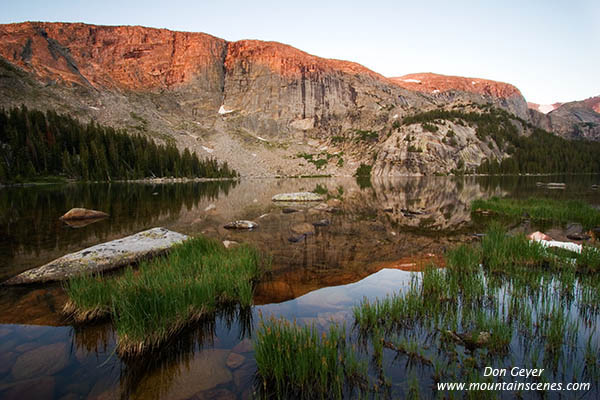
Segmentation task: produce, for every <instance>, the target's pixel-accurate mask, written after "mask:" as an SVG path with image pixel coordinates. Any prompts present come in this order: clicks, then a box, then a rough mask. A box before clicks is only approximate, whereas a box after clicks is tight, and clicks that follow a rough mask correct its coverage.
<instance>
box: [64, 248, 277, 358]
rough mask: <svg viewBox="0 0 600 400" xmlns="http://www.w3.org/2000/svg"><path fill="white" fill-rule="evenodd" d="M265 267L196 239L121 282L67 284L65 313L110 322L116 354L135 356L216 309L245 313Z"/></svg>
mask: <svg viewBox="0 0 600 400" xmlns="http://www.w3.org/2000/svg"><path fill="white" fill-rule="evenodd" d="M267 263H268V261H265V260H264V259H263V257H261V255H260V254H259V252H258V251H257V250H256V249H254V248H251V247H248V246H238V247H236V248H234V249H231V250H228V249H225V248H224V247H223V246H222V245H221V244H220V243H219V242H217V241H215V240H212V239H208V238H204V237H197V238H193V239H190V240H188V241H186V242H185V243H183V244H181V245H178V246H175V247H173V249H172V250H171V252H170V253H169V255H168V256H166V257H162V258H157V259H154V260H151V261H147V262H143V263H141V264H140V266H139V268H138V269H133V268H131V267H130V268H128V269H127V270H126V271H125V272H124V273H123V274H122V275H120V276H116V277H102V276H89V275H88V276H81V277H77V278H73V279H71V280H70V281H69V282H68V283H67V285H66V287H65V290H66V292H67V294H68V296H69V301H68V303H67V304H66V306H65V308H64V311H65V312H67V313H69V314H71V315H72V316H73V317H74V318H75V319H76V320H78V321H86V320H90V319H92V318H96V317H100V316H110V317H111V318H112V320H113V323H114V326H115V330H116V332H117V334H118V336H119V341H118V344H117V351H118V352H119V353H120V354H122V355H136V354H139V353H143V352H145V351H146V350H148V349H151V348H156V347H158V346H160V345H161V344H162V343H164V342H165V341H166V340H167V339H168V338H170V337H171V336H173V335H174V334H176V333H177V332H179V331H180V330H181V329H182V328H184V327H185V326H186V325H189V324H191V323H193V322H195V321H197V320H199V319H201V318H204V317H208V316H210V315H214V313H215V312H216V311H217V309H218V308H223V307H228V306H230V307H249V306H250V305H251V304H252V294H253V283H254V282H255V281H256V280H257V279H258V278H259V277H260V275H261V274H262V272H263V271H264V267H265V266H266V264H267Z"/></svg>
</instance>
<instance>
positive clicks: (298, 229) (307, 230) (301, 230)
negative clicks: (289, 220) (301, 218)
mask: <svg viewBox="0 0 600 400" xmlns="http://www.w3.org/2000/svg"><path fill="white" fill-rule="evenodd" d="M290 229H291V230H292V232H294V233H296V234H299V235H314V234H315V227H314V226H313V225H312V224H309V223H308V222H303V223H301V224H296V225H293V226H292V227H291V228H290Z"/></svg>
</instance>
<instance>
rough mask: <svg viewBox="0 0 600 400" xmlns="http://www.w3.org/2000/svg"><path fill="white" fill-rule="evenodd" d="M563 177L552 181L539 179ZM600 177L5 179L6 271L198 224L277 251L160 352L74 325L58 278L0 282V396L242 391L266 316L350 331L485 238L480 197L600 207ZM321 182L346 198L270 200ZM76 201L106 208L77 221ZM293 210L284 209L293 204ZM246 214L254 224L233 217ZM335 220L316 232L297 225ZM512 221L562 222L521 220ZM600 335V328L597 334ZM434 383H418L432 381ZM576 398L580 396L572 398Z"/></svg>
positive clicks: (397, 383) (247, 390)
mask: <svg viewBox="0 0 600 400" xmlns="http://www.w3.org/2000/svg"><path fill="white" fill-rule="evenodd" d="M538 181H543V182H565V183H566V189H565V190H560V189H559V190H551V189H547V188H544V187H540V186H538V185H536V182H538ZM599 181H600V178H599V177H597V176H566V177H557V176H542V177H539V176H538V177H497V178H491V177H465V178H461V177H421V178H420V177H407V178H398V179H383V180H378V179H372V180H371V182H364V181H357V180H356V179H354V178H314V179H252V180H250V179H243V180H240V181H232V182H230V181H223V182H204V183H176V184H169V183H165V184H145V183H130V184H127V183H111V184H102V183H89V184H69V185H47V186H31V187H11V188H0V281H3V280H6V279H8V278H10V277H12V276H14V275H16V274H18V273H20V272H22V271H25V270H27V269H29V268H33V267H36V266H39V265H42V264H44V263H46V262H48V261H51V260H53V259H55V258H57V257H60V256H62V255H64V254H66V253H70V252H73V251H77V250H80V249H82V248H85V247H88V246H91V245H94V244H97V243H101V242H105V241H108V240H113V239H116V238H120V237H123V236H127V235H130V234H133V233H136V232H139V231H142V230H145V229H148V228H152V227H156V226H162V227H165V228H168V229H171V230H174V231H177V232H181V233H185V234H188V235H201V234H203V235H207V236H210V237H213V238H217V239H219V240H221V241H225V240H228V241H235V242H239V243H242V242H244V243H250V244H253V245H255V246H256V247H258V248H259V249H261V250H262V251H264V252H266V253H268V254H270V255H271V257H272V260H273V261H272V271H271V272H270V273H269V274H268V275H267V276H266V277H265V278H264V280H263V281H261V282H260V283H259V284H258V285H257V287H256V288H255V294H254V304H255V305H254V306H253V307H252V309H251V310H243V311H240V310H237V311H233V312H230V311H225V310H224V311H223V312H222V313H221V314H219V315H218V316H217V317H216V318H215V319H211V320H206V321H201V322H200V323H198V324H196V325H194V326H192V327H190V328H188V329H186V330H185V331H184V332H182V333H181V334H180V335H178V336H177V337H176V338H174V339H173V340H171V341H170V342H169V343H168V344H167V345H166V346H164V347H163V348H162V349H161V350H160V351H156V352H154V353H153V354H150V355H148V356H147V357H144V358H142V359H140V358H136V359H121V358H119V356H118V355H117V354H116V353H115V342H116V337H115V334H114V332H113V330H112V327H111V324H110V322H109V321H105V322H102V323H97V324H93V325H85V326H76V325H74V324H72V323H71V322H70V321H68V320H66V319H65V318H64V317H63V316H62V315H61V313H60V310H61V308H62V306H63V304H64V302H65V301H66V295H65V293H64V291H63V289H62V286H61V285H60V284H51V285H32V286H20V287H2V289H1V291H0V397H2V398H6V399H13V398H14V399H17V398H19V399H25V398H44V399H46V398H48V399H65V400H66V399H83V398H90V399H113V398H114V399H124V398H132V399H190V398H194V399H208V398H210V399H216V398H223V399H235V398H239V399H245V398H250V397H252V393H253V391H254V375H255V372H256V363H255V361H254V357H253V350H252V338H253V330H254V329H255V327H256V324H257V321H259V320H260V316H261V315H262V316H270V315H273V316H276V317H279V316H283V317H285V318H287V319H289V320H296V321H298V322H299V323H301V324H304V323H306V324H315V325H316V326H317V327H318V328H319V329H325V328H327V327H328V326H329V325H330V324H332V323H340V324H344V323H345V324H346V326H347V329H348V330H349V331H351V330H352V323H353V318H352V307H353V306H355V305H357V304H358V303H360V301H361V300H363V299H364V298H368V299H375V298H377V297H378V298H382V297H385V296H386V295H387V294H391V293H394V292H398V291H402V290H404V289H405V288H406V287H407V286H408V284H409V282H410V281H411V276H412V274H415V273H417V274H418V273H419V272H415V271H419V270H420V269H421V268H422V267H423V266H424V265H426V264H427V263H428V262H429V261H432V260H438V259H439V258H440V257H441V256H442V255H443V254H444V252H445V251H446V250H447V249H449V248H452V247H453V246H456V245H457V244H459V243H469V242H473V241H477V240H478V236H477V235H476V234H479V233H482V232H483V231H484V230H485V225H486V222H487V219H486V217H484V216H478V215H476V214H472V213H471V210H470V203H471V201H473V200H475V199H478V198H486V197H490V196H510V197H514V198H526V197H530V196H542V197H549V198H557V199H580V200H584V201H586V202H588V203H590V204H592V205H594V206H595V207H600V196H599V195H598V190H595V189H592V185H593V184H598V183H599ZM296 191H317V192H320V193H323V194H326V195H327V196H328V197H329V198H330V199H338V200H339V204H338V203H337V201H336V200H334V201H333V202H332V204H333V203H336V204H337V205H336V207H335V210H328V211H327V210H318V209H315V208H314V205H315V204H311V205H302V204H298V205H293V206H291V207H293V208H294V209H295V210H296V212H292V213H288V212H283V208H284V207H290V205H279V204H275V203H273V202H272V201H271V197H272V196H273V195H275V194H278V193H284V192H296ZM73 207H85V208H91V209H96V210H101V211H105V212H107V213H109V214H110V217H109V218H106V219H104V220H101V221H98V222H95V223H92V224H89V225H85V226H70V225H68V224H66V223H63V222H62V221H60V220H59V219H58V218H59V217H60V216H61V215H62V214H64V213H65V212H66V211H68V210H69V209H70V208H73ZM286 211H287V210H286ZM238 219H248V220H252V221H255V222H257V223H258V224H259V227H258V229H256V230H253V231H231V230H227V229H224V228H223V225H224V224H226V223H227V222H230V221H234V220H238ZM323 220H327V221H324V223H323V224H322V225H324V226H318V227H316V233H315V234H314V235H311V236H307V237H306V238H300V239H299V240H298V237H296V236H295V235H294V233H293V232H292V231H291V227H292V226H294V225H296V224H300V223H313V222H317V221H323ZM509 224H512V225H511V229H513V230H515V231H518V230H519V229H521V230H536V229H538V228H539V229H544V230H545V231H552V230H553V229H555V230H557V229H560V227H557V226H552V225H548V224H544V225H536V224H534V223H529V225H527V226H523V222H522V221H515V222H510V223H509ZM597 338H598V336H597V335H596V339H597ZM386 357H387V361H386V362H387V363H388V365H389V368H390V371H391V372H390V377H391V380H392V387H391V395H392V396H394V397H395V396H402V395H403V394H404V393H406V379H407V377H406V376H405V375H406V374H404V372H403V371H404V369H405V368H406V366H405V362H402V361H395V358H394V356H393V355H392V354H389V353H387V354H386ZM428 384H429V383H428V382H421V386H423V387H424V389H426V387H427V385H428ZM594 393H595V394H598V391H597V388H596V391H595V392H594ZM566 398H569V397H566Z"/></svg>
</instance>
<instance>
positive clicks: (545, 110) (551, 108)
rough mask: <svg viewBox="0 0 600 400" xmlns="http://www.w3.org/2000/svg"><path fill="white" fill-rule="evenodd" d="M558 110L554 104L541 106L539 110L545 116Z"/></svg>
mask: <svg viewBox="0 0 600 400" xmlns="http://www.w3.org/2000/svg"><path fill="white" fill-rule="evenodd" d="M555 109H556V108H554V106H553V105H552V104H540V105H539V107H538V110H539V111H540V112H542V113H544V114H548V113H549V112H550V111H554V110H555Z"/></svg>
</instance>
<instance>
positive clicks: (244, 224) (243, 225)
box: [223, 219, 258, 229]
mask: <svg viewBox="0 0 600 400" xmlns="http://www.w3.org/2000/svg"><path fill="white" fill-rule="evenodd" d="M223 227H224V228H225V229H254V228H258V224H257V223H256V222H254V221H246V220H243V219H241V220H237V221H233V222H230V223H228V224H226V225H225V226H223Z"/></svg>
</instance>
